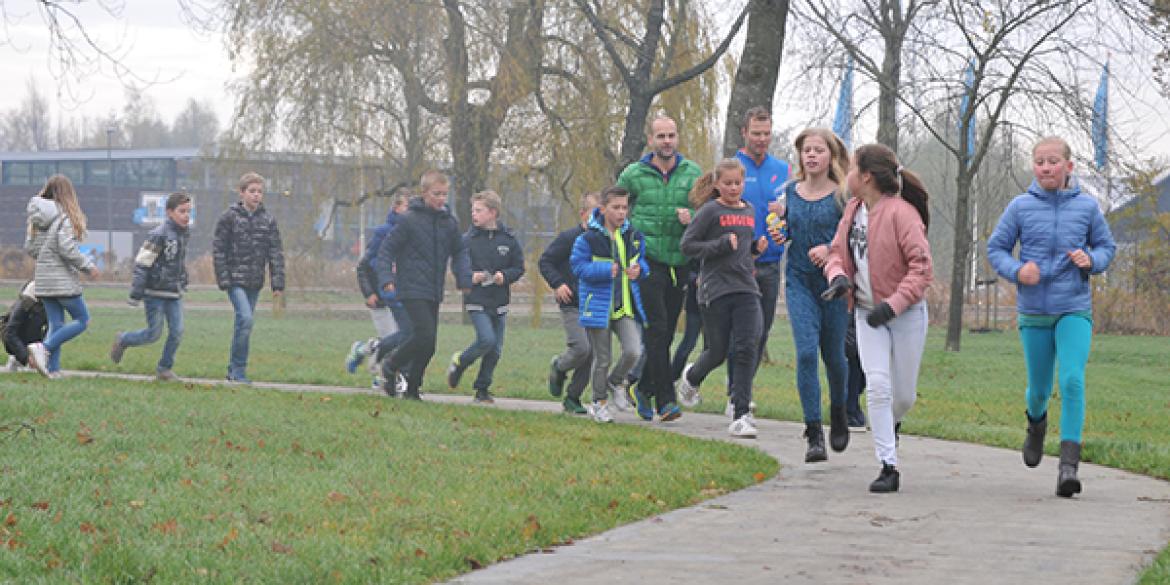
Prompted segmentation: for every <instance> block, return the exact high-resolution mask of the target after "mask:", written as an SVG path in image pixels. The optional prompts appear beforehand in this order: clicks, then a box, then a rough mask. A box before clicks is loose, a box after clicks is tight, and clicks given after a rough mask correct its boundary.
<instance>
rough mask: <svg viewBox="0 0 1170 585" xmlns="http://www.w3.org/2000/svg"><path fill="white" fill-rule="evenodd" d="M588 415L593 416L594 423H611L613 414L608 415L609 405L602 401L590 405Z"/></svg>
mask: <svg viewBox="0 0 1170 585" xmlns="http://www.w3.org/2000/svg"><path fill="white" fill-rule="evenodd" d="M589 414H591V415H593V420H594V421H596V422H599V423H611V422H613V414H610V412H609V403H608V402H606V401H604V400H600V401H597V402H594V403H593V404H592V405H590V407H589Z"/></svg>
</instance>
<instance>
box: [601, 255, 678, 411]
mask: <svg viewBox="0 0 1170 585" xmlns="http://www.w3.org/2000/svg"><path fill="white" fill-rule="evenodd" d="M647 262H648V263H649V265H650V275H649V276H647V277H646V278H645V279H643V280H642V282H641V285H640V289H641V294H642V308H643V309H644V310H645V311H646V330H645V334H644V336H643V345H644V346H645V350H644V353H645V355H646V366H645V367H644V368H643V370H642V379H641V380H640V381H639V382H638V390H639V391H640V392H642V393H643V394H645V395H646V396H647V397H652V398H653V399H654V401H655V406H656V407H657V409H658V410H659V411H661V410H662V408H663V407H665V406H666V405H667V404H671V403H673V402H674V401H675V396H674V378H673V377H672V376H671V372H670V345H671V343H672V342H673V341H674V329H675V326H677V325H678V315H679V313H680V312H681V311H682V306H683V300H685V298H686V282H687V274H688V273H689V270H690V269H689V268H688V267H687V266H685V265H684V266H668V265H666V264H660V263H658V262H655V261H653V260H647ZM594 351H596V349H595V350H594Z"/></svg>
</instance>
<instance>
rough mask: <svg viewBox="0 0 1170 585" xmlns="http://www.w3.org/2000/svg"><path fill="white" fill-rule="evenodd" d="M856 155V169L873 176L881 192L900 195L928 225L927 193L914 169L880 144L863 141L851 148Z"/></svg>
mask: <svg viewBox="0 0 1170 585" xmlns="http://www.w3.org/2000/svg"><path fill="white" fill-rule="evenodd" d="M854 153H855V154H854V158H856V159H857V171H858V172H862V173H869V174H870V176H872V177H873V181H874V185H875V186H876V187H877V188H878V190H879V191H881V192H882V193H890V194H896V195H900V196H901V197H902V199H904V200H906V202H907V203H909V204H910V205H913V206H914V209H916V210H918V215H919V217H921V218H922V225H923V227H925V228H927V229H929V228H930V206H929V204H928V203H927V202H928V200H929V199H930V194H929V193H927V192H926V186H925V185H924V184H923V183H922V179H921V178H920V177H919V176H918V175H917V174H916V173H915V172H914V171H910V170H907V169H905V168H903V167H902V165H900V164H898V158H897V157H896V156H895V155H894V151H893V150H890V148H889V147H888V146H885V145H882V144H866V145H865V146H860V147H858V148H857V150H856V151H854Z"/></svg>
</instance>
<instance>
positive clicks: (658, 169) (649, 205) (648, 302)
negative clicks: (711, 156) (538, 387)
mask: <svg viewBox="0 0 1170 585" xmlns="http://www.w3.org/2000/svg"><path fill="white" fill-rule="evenodd" d="M647 139H648V142H649V146H650V153H648V154H647V155H646V156H644V157H642V159H641V160H639V161H637V162H634V163H631V164H630V166H628V167H626V168H625V170H623V171H622V174H621V175H620V176H619V177H618V186H619V187H623V188H625V189H626V190H627V191H629V192H630V223H632V224H633V225H634V227H635V228H637V229H638V231H640V232H642V234H643V235H644V236H645V238H646V260H647V261H648V263H649V265H650V273H649V274H648V275H647V276H645V277H644V279H643V281H642V283H641V287H642V304H643V308H644V309H645V312H646V325H645V327H646V331H645V336H644V338H643V345H644V346H645V349H644V355H645V359H646V364H645V367H644V368H643V370H642V377H641V380H640V381H639V383H638V391H637V392H636V393H635V397H636V401H637V403H638V415H639V416H641V417H642V418H643V419H645V420H650V419H652V418H654V413H655V411H657V413H658V416H659V417H660V418H661V419H662V420H664V421H670V420H674V419H676V418H678V417H679V416H681V415H682V411H681V410H679V407H678V405H677V404H676V403H675V402H676V401H675V395H674V380H673V376H672V375H671V370H670V344H671V342H672V341H673V340H674V330H675V326H676V325H677V324H678V315H679V312H680V311H681V310H682V306H683V301H684V300H685V298H686V294H685V291H686V282H687V274H688V272H689V271H688V268H687V257H686V256H684V255H683V253H682V251H680V250H679V240H681V239H682V234H683V231H684V230H685V229H686V226H687V224H689V223H690V222H691V213H692V212H693V211H694V210H693V209H691V206H690V202H689V200H688V195H689V194H690V192H691V186H692V185H693V184H694V182H695V180H696V179H698V178H699V175H701V174H702V172H703V171H702V169H700V168H699V165H698V164H696V163H695V162H693V161H690V160H687V159H686V158H684V157H683V156H682V155H681V154H679V153H678V125H677V124H675V121H674V120H673V119H671V118H669V117H666V116H658V117H656V118H654V120H653V121H651V122H650V132H649V135H648V136H647ZM651 399H653V400H654V405H653V406H651V404H650V400H651Z"/></svg>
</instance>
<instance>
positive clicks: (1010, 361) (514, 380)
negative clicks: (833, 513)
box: [0, 293, 1170, 583]
mask: <svg viewBox="0 0 1170 585" xmlns="http://www.w3.org/2000/svg"><path fill="white" fill-rule="evenodd" d="M14 295H15V293H13V295H12V296H14ZM225 305H226V302H225ZM94 314H95V315H94V320H93V322H92V324H91V329H90V331H88V332H87V333H86V334H84V335H83V336H81V337H79V338H78V339H77V340H75V341H74V342H72V343H70V344H69V345H67V346H66V347H65V353H64V364H65V367H66V368H78V369H95V370H106V371H125V372H137V373H150V372H153V369H154V362H155V360H156V359H157V357H158V352H159V351H160V349H161V347H160V346H159V345H157V344H156V345H155V346H150V347H148V348H135V349H131V350H129V351H128V352H127V353H126V358H125V360H124V361H123V363H122V364H121V365H120V366H113V365H112V364H110V362H109V360H108V358H106V352H107V351H108V348H109V342H110V340H111V338H112V335H113V333H114V331H116V330H121V329H127V328H137V327H141V326H142V324H143V318H142V313H141V310H132V309H129V308H127V309H97V310H95V311H94ZM545 321H546V326H545V327H544V328H540V329H533V328H531V327H529V326H528V325H527V318H519V317H517V318H513V319H512V320H510V321H509V329H508V331H507V342H506V344H505V352H504V357H503V360H502V362H501V364H500V368H499V370H498V371H497V380H496V387H495V388H494V389H493V392H495V393H496V394H497V395H500V396H514V397H523V398H538V399H549V398H550V397H549V396H548V394H547V391H546V390H545V375H546V371H547V367H548V366H547V364H548V359H549V357H550V356H551V355H553V354H554V353H556V352H557V351H559V350H560V348H561V346H562V343H563V337H562V333H561V331H560V329H559V327H555V326H554V325H555V324H554V323H551V322H549V321H550V320H549V319H546V320H545ZM371 332H372V326H371V325H370V324H369V322H368V320H366V319H360V320H357V319H349V320H345V319H328V318H325V317H322V318H319V319H315V320H310V319H306V318H305V317H303V316H299V315H292V314H289V315H287V316H286V317H285V318H284V319H274V318H273V317H272V316H271V315H270V314H269V313H267V312H261V313H260V316H259V318H258V320H257V325H256V328H255V331H254V333H253V337H252V358H251V365H250V367H249V370H248V374H249V376H250V377H252V378H253V379H257V380H279V381H287V382H300V383H321V384H340V385H348V386H355V387H356V386H364V385H366V384H368V383H369V379H368V377H366V376H364V375H357V376H350V375H348V374H346V373H345V372H344V370H343V369H342V365H341V364H342V360H343V358H344V354H345V351H346V350H347V349H348V347H349V344H350V343H351V342H352V341H353V340H354V339H358V338H364V337H367V336H369V335H370V334H371ZM230 334H231V314H230V312H227V311H225V312H223V313H219V312H208V311H203V312H191V313H188V320H187V335H186V337H185V339H184V343H183V346H182V348H181V350H180V352H179V356H178V364H177V366H176V368H175V370H176V372H178V373H179V374H180V375H182V376H196V377H209V378H219V377H222V376H223V374H224V369H225V367H226V359H227V350H228V340H229V337H230ZM472 337H473V334H472V331H471V329H470V327H467V326H463V325H458V324H446V323H445V324H444V325H443V326H442V327H441V329H440V333H439V347H438V350H437V352H436V356H435V359H434V360H433V361H432V363H431V367H430V369H429V375H428V378H427V382H426V384H425V385H424V388H423V390H424V392H426V391H432V392H440V391H446V390H445V388H444V386H445V384H444V383H443V380H442V371H443V369H444V367H445V365H446V363H447V360H448V359H449V357H450V355H451V353H452V352H453V351H455V350H457V349H462V347H464V346H465V345H466V344H467V343H469V342H470V341H471V339H472ZM942 346H943V331H941V330H932V331H931V333H930V337H929V339H928V342H927V350H926V355H925V358H924V362H923V367H922V374H921V379H920V388H919V401H918V404H917V405H916V406H915V408H914V410H913V411H911V413H910V416H909V417H908V419H907V420H906V423H905V426H904V428H903V429H904V432H907V433H911V434H922V435H929V436H935V437H941V438H948V439H956V440H963V441H971V442H976V443H983V444H989V445H997V446H1002V447H1007V448H1011V449H1017V448H1019V445H1020V444H1021V442H1022V441H1023V436H1024V426H1025V423H1024V416H1023V410H1024V398H1023V396H1024V386H1025V374H1024V363H1023V357H1022V353H1021V350H1020V343H1019V339H1018V337H1017V335H1016V334H1015V332H1014V331H1007V332H1003V333H990V334H983V335H974V334H967V335H965V337H964V340H963V351H962V352H961V353H958V354H955V353H948V352H944V351H943V350H942ZM1165 348H1166V340H1165V339H1164V338H1147V337H1127V336H1104V335H1102V336H1097V337H1096V338H1095V339H1094V347H1093V353H1092V355H1091V357H1090V362H1089V366H1088V370H1087V381H1086V383H1087V396H1088V409H1087V414H1088V420H1087V422H1086V435H1085V450H1084V457H1085V459H1086V460H1088V461H1092V462H1095V463H1100V464H1104V465H1109V466H1113V467H1118V468H1123V469H1129V470H1132V471H1136V472H1140V473H1144V474H1148V475H1151V476H1154V477H1159V478H1163V479H1170V434H1168V433H1166V432H1165V429H1166V424H1165V412H1166V408H1167V406H1170V396H1167V395H1166V393H1165V388H1166V382H1165V381H1166V380H1167V379H1170V362H1168V361H1167V359H1166V356H1167V353H1166V349H1165ZM769 353H770V356H771V358H772V363H770V364H766V365H764V366H763V367H762V368H761V371H760V374H759V376H758V377H757V384H756V396H755V398H756V401H757V402H758V404H759V412H758V414H759V415H761V416H764V417H769V418H778V419H785V420H799V419H800V404H799V399H798V397H797V393H796V390H795V360H794V356H793V350H792V342H791V335H790V331H789V328H788V324H787V322H786V321H785V320H783V319H778V321H777V323H776V327H775V329H774V331H773V335H772V337H771V339H770V342H769ZM473 375H474V372H469V375H468V377H467V380H470V379H471V377H472V376H473ZM722 378H723V375H722V373H720V372H717V373H715V374H713V375H712V376H711V377H710V378H709V379H708V380H709V382H708V384H707V385H706V386H705V387H704V388H703V394H704V396H705V398H706V402H704V403H703V405H702V406H701V407H700V410H703V411H707V412H722V410H723V406H724V402H723V400H722V393H723V385H722V383H721V381H722ZM466 385H468V384H465V386H466ZM462 391H463V392H465V393H466V394H467V395H468V401H469V402H470V394H471V390H470V388H463V389H462ZM354 400H358V401H360V400H370V399H354ZM375 403H376V399H375ZM0 404H3V402H0ZM1059 404H1060V403H1059V398H1057V399H1054V401H1053V403H1052V407H1051V410H1050V417H1051V419H1052V421H1051V428H1053V429H1056V428H1059V427H1058V425H1059V414H1060V408H1059ZM10 406H11V404H9V405H7V406H6V407H4V409H5V410H6V409H7V408H8V407H10ZM367 408H368V407H367ZM387 408H388V407H387ZM238 410H241V411H242V410H244V409H238ZM0 412H2V410H0ZM456 412H462V411H456ZM9 418H11V417H8V416H4V417H0V421H4V420H8V419H9ZM91 426H92V424H91ZM584 426H586V427H588V426H589V425H584ZM1057 442H1058V433H1056V432H1053V433H1050V439H1049V443H1048V445H1047V447H1048V449H1047V450H1048V452H1049V453H1050V454H1054V453H1056V452H1057ZM428 452H431V451H428ZM753 472H754V471H753ZM541 522H542V525H543V524H544V520H541ZM221 538H222V536H221ZM282 542H283V541H282ZM523 548H524V547H523V546H521V547H520V550H523ZM384 570H385V569H384ZM1144 578H1145V580H1144V581H1143V582H1145V583H1170V553H1168V552H1167V551H1165V550H1164V551H1163V553H1162V555H1161V557H1160V558H1159V561H1158V563H1157V564H1156V565H1155V566H1154V567H1153V568H1151V569H1150V570H1149V571H1147V573H1146V574H1145V577H1144Z"/></svg>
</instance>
